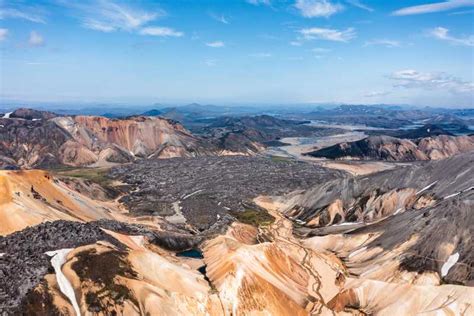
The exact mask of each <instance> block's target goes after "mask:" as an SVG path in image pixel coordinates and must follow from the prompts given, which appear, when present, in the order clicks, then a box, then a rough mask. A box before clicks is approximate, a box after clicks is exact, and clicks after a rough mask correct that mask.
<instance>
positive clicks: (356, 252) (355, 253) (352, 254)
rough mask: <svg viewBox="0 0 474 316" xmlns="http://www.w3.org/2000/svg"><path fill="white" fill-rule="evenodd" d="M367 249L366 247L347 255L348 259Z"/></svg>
mask: <svg viewBox="0 0 474 316" xmlns="http://www.w3.org/2000/svg"><path fill="white" fill-rule="evenodd" d="M366 249H367V246H365V247H362V248H360V249H357V250H356V251H354V252H352V253H350V254H349V256H348V258H351V257H354V256H357V255H358V254H359V253H361V252H364V251H365V250H366Z"/></svg>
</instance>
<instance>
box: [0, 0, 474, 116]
mask: <svg viewBox="0 0 474 316" xmlns="http://www.w3.org/2000/svg"><path fill="white" fill-rule="evenodd" d="M473 32H474V0H449V1H441V2H440V1H417V0H412V1H404V0H397V1H381V0H373V1H372V0H339V1H335V0H334V1H333V0H213V1H211V0H195V1H192V0H163V1H151V0H149V1H140V0H136V1H115V0H93V1H89V0H83V1H76V2H75V1H69V0H49V1H42V0H36V1H26V0H25V1H12V0H9V1H3V0H0V54H1V55H0V97H1V99H2V100H3V102H8V101H10V100H16V101H24V102H32V103H33V102H73V103H74V102H77V103H87V102H99V103H100V102H110V103H129V104H146V103H189V102H199V103H213V104H223V105H229V104H298V103H352V104H379V103H387V104H412V105H419V106H445V107H474V84H473V80H474V35H473Z"/></svg>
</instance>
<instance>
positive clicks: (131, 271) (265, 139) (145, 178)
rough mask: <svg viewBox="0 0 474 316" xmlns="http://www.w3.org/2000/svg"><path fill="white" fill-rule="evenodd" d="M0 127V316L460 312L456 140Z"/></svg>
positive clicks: (29, 123) (271, 129) (84, 124)
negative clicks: (86, 156) (374, 143)
mask: <svg viewBox="0 0 474 316" xmlns="http://www.w3.org/2000/svg"><path fill="white" fill-rule="evenodd" d="M12 115H13V117H11V116H12ZM1 120H3V121H2V122H3V127H2V128H3V129H0V135H1V139H2V143H1V144H2V146H4V147H2V148H7V150H5V151H2V155H3V161H4V164H3V167H4V170H0V193H1V194H0V223H1V226H0V275H1V276H2V280H3V282H2V284H1V286H0V313H1V314H5V315H16V314H36V313H40V314H48V315H49V314H52V315H78V314H85V315H86V314H87V315H89V314H118V315H139V314H153V315H155V314H167V315H168V314H176V315H183V314H187V315H250V314H255V313H266V314H271V315H365V314H374V315H398V314H400V315H404V314H433V315H434V314H442V315H453V314H454V315H462V314H464V315H468V314H470V313H473V312H474V310H473V308H474V307H473V306H472V297H474V291H473V287H472V286H473V275H474V274H473V272H472V263H473V262H474V258H473V257H472V253H474V251H473V250H474V249H473V244H472V235H473V231H472V229H473V227H474V222H473V221H474V217H473V213H472V210H473V205H474V182H473V179H474V178H473V177H472V175H473V174H474V169H473V168H474V151H473V149H472V148H471V147H470V146H471V141H472V136H466V135H460V136H453V135H450V133H449V132H443V130H442V129H432V128H430V131H427V130H426V129H427V128H426V127H419V126H416V127H415V126H413V127H414V128H408V129H404V128H402V129H398V128H394V127H390V128H389V127H384V128H381V127H380V126H378V125H380V124H379V123H380V120H379V121H377V122H378V123H376V125H377V126H366V127H365V128H364V127H363V126H360V125H355V126H349V125H347V124H346V125H340V124H333V123H330V122H329V123H320V122H318V123H311V122H309V123H308V122H307V121H302V120H294V121H292V120H282V119H280V118H276V117H267V116H265V115H260V116H255V117H253V116H243V117H241V116H237V117H233V118H231V119H230V118H228V117H222V118H216V119H207V120H209V121H208V122H207V123H205V124H207V125H206V126H202V124H204V123H203V122H202V121H199V124H201V126H200V127H196V126H193V125H192V124H191V126H189V130H188V129H186V128H185V127H184V126H182V125H180V123H178V122H174V121H169V120H167V119H162V118H158V117H153V118H152V117H144V116H143V117H141V116H137V117H127V118H115V119H107V118H103V117H97V116H93V117H89V116H61V115H56V114H54V113H52V112H47V113H43V112H41V111H32V110H26V109H22V110H21V111H17V112H15V111H13V112H12V113H11V114H10V115H9V117H8V118H3V119H1ZM188 120H189V118H188ZM199 120H200V119H199ZM313 124H316V125H317V126H312V125H313ZM392 124H393V122H390V123H389V124H388V125H392ZM30 127H34V128H30ZM25 128H26V130H27V131H28V133H27V134H26V135H23V133H24V132H23V131H25ZM191 131H194V132H191ZM383 131H385V132H386V133H387V135H383V136H375V135H372V136H370V134H371V133H375V132H376V133H382V132H383ZM432 131H436V133H438V132H441V133H445V134H441V135H429V136H427V135H424V134H423V133H426V132H428V133H431V132H432ZM15 133H20V134H19V136H21V137H16V136H15V137H13V135H16V134H15ZM38 133H39V134H38ZM43 133H46V134H43ZM50 133H52V134H51V135H57V136H55V137H56V138H53V139H57V140H58V142H56V141H53V142H51V141H50V140H51V138H49V139H48V141H44V142H41V141H40V139H41V137H43V136H41V135H50ZM403 133H408V134H406V135H407V136H405V137H407V138H395V137H394V136H392V135H396V134H397V135H398V137H400V135H402V136H403ZM388 134H390V135H388ZM32 135H34V136H35V137H38V138H32V137H31V136H32ZM409 135H417V136H420V137H417V138H408V136H409ZM374 138H375V139H377V138H383V139H384V142H383V146H382V147H377V146H374V147H371V146H372V145H370V146H366V145H360V144H361V143H364V142H371V143H372V139H374ZM224 139H225V141H224ZM397 142H400V143H402V144H404V146H405V147H403V149H400V148H398V149H393V148H394V147H393V146H394V145H393V144H396V143H397ZM36 143H38V144H36ZM71 143H72V144H73V145H69V144H71ZM354 144H357V146H356V145H354ZM377 144H378V143H377ZM406 144H410V146H412V147H410V148H411V149H410V150H406V148H407V147H406V146H407V145H406ZM411 144H413V145H411ZM413 146H414V147H413ZM415 147H416V150H419V152H420V153H421V152H423V153H424V156H423V155H422V154H420V153H418V152H416V151H415ZM71 148H80V150H81V151H88V152H91V153H93V154H94V155H95V156H93V157H104V159H103V160H101V158H97V159H96V158H94V159H92V160H90V161H87V160H82V158H81V157H83V156H82V154H81V155H77V154H71V155H66V156H64V155H62V153H64V152H67V153H70V150H71ZM356 149H357V150H356ZM109 150H112V151H113V154H111V155H109V154H108V153H110V152H109ZM337 150H339V151H340V152H341V153H342V154H339V151H337ZM104 151H107V152H108V153H107V154H106V153H104ZM46 152H48V154H45V153H46ZM316 152H319V153H321V152H322V153H330V154H331V155H326V154H324V155H318V156H317V157H314V156H315V155H314V154H313V153H316ZM117 153H122V154H123V156H122V157H125V158H126V159H124V160H120V159H111V157H117V156H116V154H117ZM308 153H309V154H308ZM334 153H337V155H335V154H334ZM354 153H357V155H354ZM374 153H376V154H374ZM389 153H390V155H389V156H388V154H389ZM91 157H92V156H91ZM407 157H408V158H407ZM65 158H68V159H69V160H68V159H65ZM73 158H74V159H73ZM83 161H86V162H84V163H82V162H83ZM72 162H74V163H72ZM105 162H106V163H105ZM441 232H442V233H441ZM400 302H403V304H401V303H400Z"/></svg>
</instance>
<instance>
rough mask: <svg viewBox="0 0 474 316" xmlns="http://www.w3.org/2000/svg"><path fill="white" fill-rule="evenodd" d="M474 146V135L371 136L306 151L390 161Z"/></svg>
mask: <svg viewBox="0 0 474 316" xmlns="http://www.w3.org/2000/svg"><path fill="white" fill-rule="evenodd" d="M471 150H474V137H472V136H457V137H455V136H448V135H440V136H435V137H426V138H420V139H416V140H409V139H399V138H394V137H390V136H371V137H368V138H364V139H362V140H359V141H355V142H348V143H340V144H337V145H334V146H330V147H326V148H322V149H319V150H316V151H313V152H309V153H306V154H305V155H308V156H312V157H317V158H331V159H362V160H387V161H413V160H438V159H444V158H447V157H451V156H454V155H457V154H460V153H465V152H468V151H471Z"/></svg>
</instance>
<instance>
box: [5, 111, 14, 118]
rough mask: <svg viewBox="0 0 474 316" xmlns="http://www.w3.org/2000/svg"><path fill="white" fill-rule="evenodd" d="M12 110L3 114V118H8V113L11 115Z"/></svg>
mask: <svg viewBox="0 0 474 316" xmlns="http://www.w3.org/2000/svg"><path fill="white" fill-rule="evenodd" d="M12 113H13V112H8V113H5V115H3V118H10V115H12Z"/></svg>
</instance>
